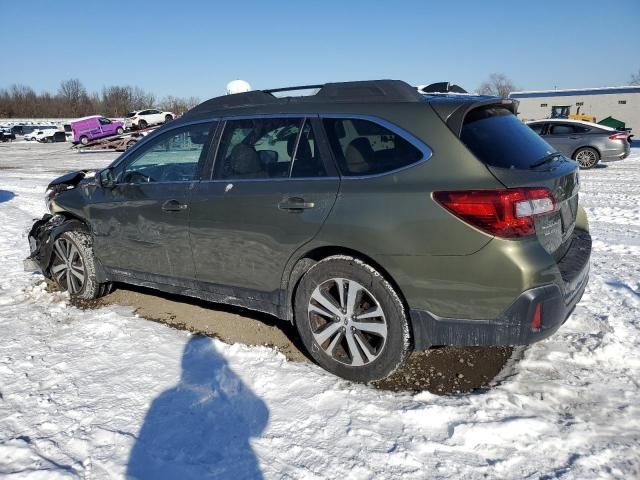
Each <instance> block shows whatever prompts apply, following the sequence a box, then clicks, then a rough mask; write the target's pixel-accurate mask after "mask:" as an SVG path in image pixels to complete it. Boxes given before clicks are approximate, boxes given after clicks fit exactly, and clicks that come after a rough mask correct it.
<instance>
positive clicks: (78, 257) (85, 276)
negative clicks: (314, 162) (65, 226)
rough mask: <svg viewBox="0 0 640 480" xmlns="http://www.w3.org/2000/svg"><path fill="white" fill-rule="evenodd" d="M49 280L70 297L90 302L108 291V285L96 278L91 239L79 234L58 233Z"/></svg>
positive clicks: (76, 231) (70, 232) (74, 232)
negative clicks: (89, 300)
mask: <svg viewBox="0 0 640 480" xmlns="http://www.w3.org/2000/svg"><path fill="white" fill-rule="evenodd" d="M49 273H50V274H51V278H52V279H53V280H54V281H55V282H56V284H57V285H58V287H60V289H62V290H65V291H67V292H69V295H71V296H72V297H77V298H83V299H92V298H98V297H100V296H102V295H104V294H106V293H108V291H109V287H110V285H109V284H106V283H103V284H101V283H99V282H98V280H97V278H96V261H95V256H94V254H93V245H92V240H91V236H90V235H89V234H88V233H85V232H81V231H79V230H73V231H68V232H64V233H62V234H61V235H60V236H59V237H58V238H56V239H55V241H54V242H53V254H52V261H51V267H50V268H49Z"/></svg>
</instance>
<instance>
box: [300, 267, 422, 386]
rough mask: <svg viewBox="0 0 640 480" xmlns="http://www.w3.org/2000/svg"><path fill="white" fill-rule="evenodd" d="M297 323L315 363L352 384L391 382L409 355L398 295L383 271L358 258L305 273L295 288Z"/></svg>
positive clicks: (407, 333)
mask: <svg viewBox="0 0 640 480" xmlns="http://www.w3.org/2000/svg"><path fill="white" fill-rule="evenodd" d="M295 322H296V327H297V329H298V332H299V334H300V337H301V338H302V341H303V343H304V345H305V347H306V349H307V351H308V352H309V354H310V355H311V356H312V357H313V359H314V360H315V361H316V362H317V363H318V364H319V365H320V366H322V367H323V368H324V369H326V370H328V371H329V372H331V373H333V374H335V375H338V376H340V377H342V378H345V379H347V380H351V381H355V382H370V381H374V380H381V379H383V378H386V377H388V376H389V375H391V374H392V373H393V372H394V371H395V370H396V369H397V368H398V367H399V366H400V365H402V364H403V363H404V361H405V359H406V358H407V355H408V354H409V352H410V342H409V340H410V336H409V324H408V320H407V317H406V313H405V309H404V306H403V304H402V301H401V300H400V298H399V296H398V294H397V293H396V292H395V290H394V289H393V287H392V286H391V285H390V284H389V282H388V281H387V280H386V279H385V278H384V277H383V276H382V275H381V274H380V273H379V272H377V271H376V270H375V269H374V268H372V267H371V266H369V265H367V264H366V263H364V262H362V261H361V260H359V259H356V258H353V257H347V256H333V257H328V258H326V259H324V260H322V261H320V262H318V263H316V264H315V265H313V266H312V267H311V268H310V269H309V270H308V271H307V273H305V275H304V276H303V277H302V279H301V280H300V283H299V285H298V288H297V289H296V295H295Z"/></svg>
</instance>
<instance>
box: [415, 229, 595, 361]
mask: <svg viewBox="0 0 640 480" xmlns="http://www.w3.org/2000/svg"><path fill="white" fill-rule="evenodd" d="M574 242H575V244H573V245H572V248H570V250H569V252H567V254H566V255H565V257H564V258H563V259H562V260H561V261H560V262H558V268H559V270H560V273H561V276H562V280H563V281H562V285H557V284H550V285H545V286H541V287H536V288H532V289H529V290H526V291H524V292H523V293H522V294H520V295H519V296H518V298H517V299H516V300H515V301H514V302H513V303H512V304H511V306H510V307H509V308H507V310H506V311H505V312H504V313H503V314H502V315H500V316H499V317H498V318H496V319H492V320H471V319H454V318H442V317H438V316H436V315H434V314H432V313H430V312H427V311H424V310H411V324H412V330H413V340H414V348H415V349H416V350H426V349H428V348H430V347H432V346H440V345H460V346H489V345H529V344H531V343H534V342H538V341H540V340H543V339H545V338H547V337H549V336H550V335H552V334H553V333H555V332H556V331H557V330H558V329H559V328H560V326H562V324H563V323H564V322H565V321H566V320H567V319H568V318H569V316H570V315H571V312H573V309H574V308H575V306H576V304H577V303H578V302H579V301H580V299H581V298H582V294H583V293H584V290H585V288H586V286H587V283H588V280H589V259H590V256H591V236H590V235H589V233H588V232H585V231H581V232H580V233H579V234H578V235H577V237H576V239H575V240H574ZM537 305H541V313H542V315H541V320H542V323H541V327H540V328H538V329H532V328H531V322H532V320H533V317H534V312H535V310H536V307H537Z"/></svg>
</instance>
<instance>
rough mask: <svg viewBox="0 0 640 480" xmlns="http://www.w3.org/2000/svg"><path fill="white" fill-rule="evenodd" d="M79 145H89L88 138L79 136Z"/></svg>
mask: <svg viewBox="0 0 640 480" xmlns="http://www.w3.org/2000/svg"><path fill="white" fill-rule="evenodd" d="M80 143H81V144H82V145H86V144H88V143H89V138H88V137H85V136H84V135H83V136H81V137H80Z"/></svg>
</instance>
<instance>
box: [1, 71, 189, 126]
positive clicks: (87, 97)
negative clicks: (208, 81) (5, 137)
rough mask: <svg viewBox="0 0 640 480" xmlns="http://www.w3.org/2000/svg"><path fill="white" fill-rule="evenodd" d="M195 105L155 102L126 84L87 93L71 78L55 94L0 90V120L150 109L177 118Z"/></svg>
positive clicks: (167, 100)
mask: <svg viewBox="0 0 640 480" xmlns="http://www.w3.org/2000/svg"><path fill="white" fill-rule="evenodd" d="M156 103H159V105H156ZM198 103H200V102H199V100H198V99H197V98H196V97H189V98H181V97H174V96H168V97H165V98H164V99H162V101H160V102H156V96H155V95H153V94H152V93H149V92H146V91H144V90H143V89H141V88H139V87H132V86H128V85H127V86H121V85H112V86H109V87H105V88H103V89H102V92H101V93H96V92H93V93H91V94H89V93H88V92H87V90H86V89H85V87H84V86H83V85H82V83H81V82H80V80H78V79H77V78H72V79H69V80H65V81H63V82H61V83H60V88H59V89H58V91H57V93H56V94H51V93H49V92H43V93H40V94H38V93H36V92H35V91H34V90H33V89H32V88H31V87H28V86H26V85H11V86H10V87H9V88H6V89H0V118H12V117H13V118H16V117H23V118H37V117H49V118H60V117H81V116H85V115H91V114H98V113H99V114H102V115H107V116H111V117H120V116H123V115H124V114H126V113H127V112H129V111H131V110H144V109H147V108H152V107H154V106H157V107H160V108H163V109H165V110H170V111H172V112H174V113H176V114H178V115H179V114H181V113H183V112H186V111H187V110H189V109H190V108H192V107H194V106H195V105H197V104H198Z"/></svg>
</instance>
